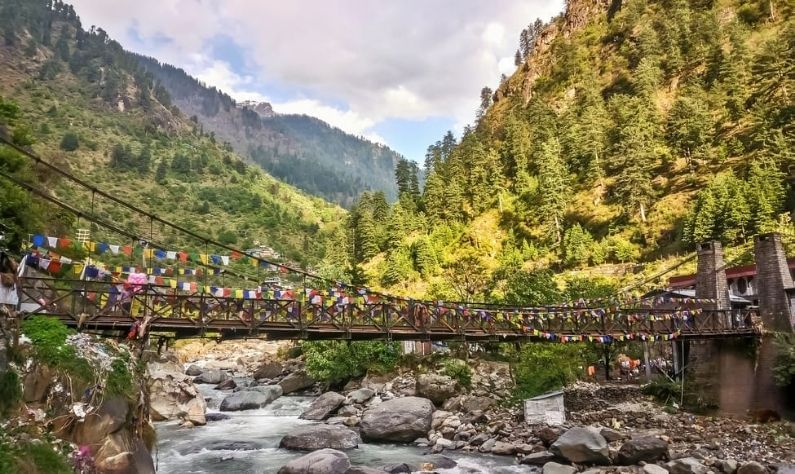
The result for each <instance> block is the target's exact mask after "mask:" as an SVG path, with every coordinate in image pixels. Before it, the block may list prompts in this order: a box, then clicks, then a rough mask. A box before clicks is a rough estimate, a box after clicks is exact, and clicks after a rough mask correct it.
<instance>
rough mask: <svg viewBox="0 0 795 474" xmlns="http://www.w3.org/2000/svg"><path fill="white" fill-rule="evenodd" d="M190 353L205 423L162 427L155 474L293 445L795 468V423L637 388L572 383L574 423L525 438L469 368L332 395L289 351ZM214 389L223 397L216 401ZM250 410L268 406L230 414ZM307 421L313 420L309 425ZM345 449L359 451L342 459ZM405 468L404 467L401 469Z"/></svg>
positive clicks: (237, 466) (391, 456)
mask: <svg viewBox="0 0 795 474" xmlns="http://www.w3.org/2000/svg"><path fill="white" fill-rule="evenodd" d="M196 349H197V346H193V347H192V348H191V350H190V351H187V352H184V351H183V352H181V353H179V358H180V361H181V362H183V364H184V365H183V367H184V368H185V369H186V370H187V372H188V373H190V374H192V376H194V377H196V379H197V380H199V381H202V380H207V378H208V377H209V378H210V380H211V381H212V382H213V384H198V385H197V386H198V390H199V391H200V393H201V396H202V397H203V398H204V399H205V400H206V404H207V413H208V415H207V424H206V426H200V427H195V428H185V427H184V426H192V425H193V423H184V422H183V423H182V426H181V425H180V422H179V421H170V422H166V423H158V424H157V433H158V438H159V442H158V447H157V453H156V456H155V458H156V463H157V464H158V467H159V471H160V472H207V473H214V472H221V471H225V472H279V469H280V468H281V466H285V465H287V466H290V465H291V462H292V463H293V464H295V462H297V461H296V459H298V458H299V457H301V456H302V455H303V454H305V451H304V452H301V451H293V450H288V449H284V448H283V447H280V445H284V444H285V441H284V439H285V436H288V435H292V438H291V439H298V440H299V444H300V443H302V442H307V441H306V440H307V439H309V442H308V443H309V444H307V445H305V446H299V447H303V448H304V449H305V450H306V451H309V450H312V449H320V448H325V447H332V448H333V447H340V448H341V449H342V450H343V451H344V454H342V453H340V454H339V455H336V454H335V455H334V456H338V457H343V456H344V457H345V458H346V460H345V462H346V463H349V464H351V465H354V466H362V469H364V467H367V468H375V469H377V470H378V471H376V472H384V469H393V468H394V469H411V470H414V471H418V470H420V469H421V468H422V467H423V465H425V466H424V467H429V466H428V465H426V463H430V464H432V465H433V466H434V468H435V469H437V470H438V471H439V472H467V473H475V472H484V473H488V472H536V471H541V470H543V471H545V472H546V471H549V470H553V469H557V468H558V466H560V468H561V469H564V471H566V470H567V469H575V470H580V471H585V470H588V469H591V470H594V469H596V471H595V472H606V471H621V472H640V471H645V472H707V471H710V470H711V471H713V472H724V473H728V474H732V473H734V472H737V471H738V470H739V471H740V472H741V473H753V472H774V471H775V470H777V469H780V468H781V469H786V466H790V465H792V464H795V443H793V436H795V433H793V432H792V430H793V425H792V424H789V423H786V422H779V423H767V424H760V423H750V422H748V421H747V420H734V419H729V418H722V417H704V416H697V415H693V414H690V413H685V412H675V413H669V412H668V411H666V410H663V407H662V406H660V405H657V404H655V403H654V402H652V401H651V400H650V399H649V398H648V397H646V396H644V395H643V394H641V393H640V391H639V390H638V389H637V387H631V386H630V387H626V386H606V387H604V386H598V385H594V384H582V383H580V384H576V385H575V386H572V387H570V388H569V389H567V391H566V403H567V408H568V410H567V415H568V421H567V422H566V423H564V424H563V425H562V426H559V427H546V426H531V425H528V424H526V423H525V422H524V420H523V414H522V413H521V410H519V409H518V408H510V407H507V406H506V405H504V404H503V403H502V402H500V401H501V400H502V399H504V398H505V396H506V394H507V393H508V392H510V387H509V385H510V383H509V382H510V376H509V374H508V371H509V369H508V367H507V364H505V365H501V364H499V363H494V362H486V361H477V360H475V361H470V362H469V364H470V365H471V366H472V369H473V382H474V383H472V385H471V386H470V387H468V388H464V387H461V386H459V385H458V384H457V383H456V381H455V380H452V379H450V378H449V377H446V376H445V375H442V374H440V373H438V371H434V369H433V367H429V368H425V370H423V371H421V372H418V371H416V370H402V371H400V373H396V374H386V375H377V376H376V375H372V374H371V375H368V376H366V377H364V378H363V379H361V380H354V381H351V382H350V383H348V384H347V385H346V386H345V387H344V388H343V389H342V390H340V391H339V393H337V392H333V391H329V390H328V387H327V386H325V385H324V384H318V383H315V382H314V380H311V377H309V376H308V374H307V373H306V370H305V369H304V367H303V362H302V360H301V359H300V358H299V359H285V358H284V356H285V355H287V354H288V351H285V350H279V348H278V347H277V346H271V347H270V348H269V349H268V351H267V352H266V353H265V356H264V357H265V360H262V357H263V356H262V352H258V350H259V349H258V348H257V347H256V344H252V345H249V346H234V347H232V348H226V349H225V348H224V347H223V345H221V346H213V347H212V348H211V349H210V350H206V349H207V348H201V350H196ZM227 349H231V350H227ZM257 354H259V360H258V362H257V361H256V359H257V358H258V357H257ZM280 356H281V357H282V358H280ZM506 381H507V382H506ZM217 383H223V384H224V385H222V386H221V387H224V388H225V389H224V390H218V389H216V388H215V387H216V385H215V384H217ZM274 392H279V395H277V396H275V397H273V396H272V395H273V394H274ZM262 393H268V394H270V395H268V396H267V397H264V398H263V397H262ZM321 393H323V395H322V397H319V398H318V397H317V395H319V394H321ZM489 395H491V396H489ZM252 397H253V398H252ZM268 398H273V400H267V401H265V400H266V399H268ZM225 399H229V400H227V402H224V400H225ZM250 399H251V400H255V401H256V403H260V404H261V405H256V406H254V407H253V408H252V409H245V410H240V411H237V408H233V410H232V411H229V410H228V408H229V407H230V406H232V407H234V406H236V405H235V403H237V402H240V401H241V400H248V401H250ZM233 402H235V403H233ZM497 402H500V403H497ZM224 403H226V405H227V407H226V408H227V410H224V411H222V410H221V407H222V404H224ZM426 407H427V408H426ZM238 408H239V406H238ZM384 412H386V413H384ZM379 413H380V414H379ZM302 415H303V418H311V420H301V419H300V418H299V417H301V416H302ZM219 418H223V419H219ZM324 426H331V427H334V428H333V429H331V428H328V429H327V428H322V427H324ZM340 437H341V438H340ZM340 439H342V440H343V441H344V442H342V444H340ZM351 443H353V444H354V445H355V446H357V447H356V448H354V449H344V448H350V447H351V445H350V444H351ZM288 444H290V443H288ZM292 444H293V445H294V444H295V443H294V442H293V443H292ZM293 447H294V446H293ZM321 454H322V455H326V454H327V453H326V454H323V453H321ZM318 455H320V454H318ZM434 456H437V457H436V458H434ZM438 456H445V458H438ZM326 458H327V460H328V459H331V458H329V457H328V456H326ZM335 459H336V458H335ZM447 459H452V462H454V463H457V465H455V466H453V464H452V463H451V462H449V461H448V460H447ZM403 463H405V464H406V465H407V466H406V467H405V468H403V467H399V468H398V467H395V466H396V465H400V464H403ZM550 463H552V464H550ZM342 465H347V464H342ZM446 466H450V467H446ZM655 468H658V469H662V470H663V471H655ZM445 469H448V470H445ZM186 470H187V471H186ZM564 471H561V472H564ZM282 472H313V471H300V470H298V471H296V470H293V471H290V470H289V469H287V470H285V471H282ZM329 472H336V471H333V470H332V471H329ZM340 472H344V470H342V471H340ZM351 472H359V471H351ZM361 472H365V471H361ZM388 472H408V471H402V470H392V471H388ZM570 472H574V471H570Z"/></svg>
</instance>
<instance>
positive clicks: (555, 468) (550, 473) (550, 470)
mask: <svg viewBox="0 0 795 474" xmlns="http://www.w3.org/2000/svg"><path fill="white" fill-rule="evenodd" d="M543 469H544V471H543V472H544V474H574V473H575V472H577V468H575V467H571V466H566V465H564V464H558V463H556V462H548V463H546V464H544V468H543Z"/></svg>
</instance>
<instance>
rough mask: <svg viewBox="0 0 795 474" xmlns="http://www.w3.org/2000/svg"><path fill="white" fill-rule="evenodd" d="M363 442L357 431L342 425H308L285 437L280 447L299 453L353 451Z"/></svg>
mask: <svg viewBox="0 0 795 474" xmlns="http://www.w3.org/2000/svg"><path fill="white" fill-rule="evenodd" d="M361 442H362V439H361V438H360V437H359V435H358V434H357V433H356V432H355V431H353V430H350V429H348V428H345V427H344V426H341V425H307V426H301V427H299V428H297V429H295V430H293V431H291V432H290V433H288V434H287V435H285V436H284V437H283V438H282V440H281V442H280V443H279V447H281V448H285V449H292V450H297V451H314V450H316V449H324V448H331V449H353V448H356V447H358V446H359V443H361Z"/></svg>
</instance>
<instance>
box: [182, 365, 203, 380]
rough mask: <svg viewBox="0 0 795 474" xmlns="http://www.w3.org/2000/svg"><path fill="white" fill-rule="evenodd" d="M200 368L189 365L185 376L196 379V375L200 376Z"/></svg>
mask: <svg viewBox="0 0 795 474" xmlns="http://www.w3.org/2000/svg"><path fill="white" fill-rule="evenodd" d="M202 370H203V369H202V368H201V367H199V366H198V365H196V364H191V365H190V366H189V367H188V368H187V369H185V375H190V376H191V377H196V376H197V375H201V373H202Z"/></svg>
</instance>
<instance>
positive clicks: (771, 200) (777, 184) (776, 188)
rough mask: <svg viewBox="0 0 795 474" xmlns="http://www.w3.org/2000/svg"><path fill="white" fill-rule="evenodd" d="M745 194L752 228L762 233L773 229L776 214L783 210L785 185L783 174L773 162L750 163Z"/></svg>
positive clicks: (759, 161)
mask: <svg viewBox="0 0 795 474" xmlns="http://www.w3.org/2000/svg"><path fill="white" fill-rule="evenodd" d="M747 196H748V201H749V205H750V208H751V215H752V220H753V225H754V230H755V231H756V232H757V233H762V232H769V231H771V230H772V229H775V227H776V223H777V220H778V214H779V213H780V212H782V210H783V206H784V198H785V196H786V187H785V185H784V175H783V173H781V171H779V170H778V168H777V167H776V166H775V164H774V163H772V162H770V161H763V160H757V161H754V162H753V163H752V164H751V169H750V171H749V173H748V191H747Z"/></svg>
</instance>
